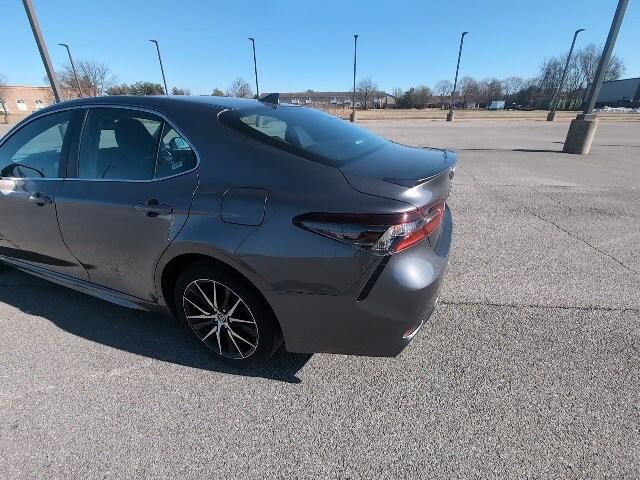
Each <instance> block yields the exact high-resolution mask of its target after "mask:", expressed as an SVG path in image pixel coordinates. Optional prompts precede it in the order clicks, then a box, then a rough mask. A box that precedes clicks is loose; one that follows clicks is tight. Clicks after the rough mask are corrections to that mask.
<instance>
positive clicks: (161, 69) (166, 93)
mask: <svg viewBox="0 0 640 480" xmlns="http://www.w3.org/2000/svg"><path fill="white" fill-rule="evenodd" d="M149 41H150V42H151V43H155V45H156V50H157V52H158V61H159V62H160V71H161V72H162V83H164V94H165V95H169V89H168V88H167V79H166V78H164V67H163V66H162V57H161V56H160V46H159V45H158V41H157V40H149Z"/></svg>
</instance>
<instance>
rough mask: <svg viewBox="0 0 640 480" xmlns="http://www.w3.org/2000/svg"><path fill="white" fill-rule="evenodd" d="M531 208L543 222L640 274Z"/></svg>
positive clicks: (531, 211) (639, 273)
mask: <svg viewBox="0 0 640 480" xmlns="http://www.w3.org/2000/svg"><path fill="white" fill-rule="evenodd" d="M527 210H529V212H530V213H531V214H532V215H533V216H534V217H536V218H538V219H540V220H542V221H543V222H547V223H549V224H551V225H553V226H554V227H556V228H557V229H558V230H562V231H563V232H564V233H566V234H567V235H569V236H570V237H572V238H575V239H576V240H579V241H581V242H582V243H584V244H585V245H587V246H588V247H591V248H592V249H593V250H595V251H596V252H598V253H600V254H601V255H604V256H605V257H609V258H610V259H611V260H613V261H614V262H616V263H617V264H618V265H620V266H621V267H622V268H624V269H625V270H628V271H629V272H631V273H633V274H634V275H640V272H638V271H636V270H634V269H633V268H631V267H629V266H628V265H625V264H624V263H622V262H621V261H620V260H618V259H617V258H616V257H614V256H613V255H610V254H608V253H607V252H605V251H604V250H601V249H599V248H598V247H596V246H595V245H592V244H591V243H589V242H587V241H586V240H585V239H584V238H581V237H579V236H577V235H575V234H574V233H572V232H570V231H569V230H567V229H566V228H564V227H561V226H560V225H558V224H557V223H556V222H554V221H553V220H550V219H548V218H545V217H543V216H541V215H538V214H537V213H536V212H534V211H533V210H530V209H527Z"/></svg>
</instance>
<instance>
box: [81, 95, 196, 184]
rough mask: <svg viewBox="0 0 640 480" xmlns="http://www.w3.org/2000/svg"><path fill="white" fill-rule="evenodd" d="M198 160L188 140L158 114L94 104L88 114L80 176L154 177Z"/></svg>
mask: <svg viewBox="0 0 640 480" xmlns="http://www.w3.org/2000/svg"><path fill="white" fill-rule="evenodd" d="M195 164H196V156H195V153H194V152H193V150H192V149H191V147H190V146H189V144H188V143H187V142H186V140H185V139H184V138H182V137H181V136H180V135H179V134H178V133H177V132H176V131H175V130H174V129H173V128H172V127H171V125H169V124H168V123H166V122H165V121H164V120H162V119H161V118H160V117H158V116H156V115H153V114H151V113H147V112H140V111H135V110H130V109H125V108H94V109H90V110H89V113H88V114H87V118H86V121H85V125H84V129H83V134H82V141H81V143H80V155H79V165H78V178H82V179H106V180H152V179H154V178H163V177H169V176H173V175H176V174H179V173H182V172H186V171H187V170H190V169H192V168H193V167H194V166H195Z"/></svg>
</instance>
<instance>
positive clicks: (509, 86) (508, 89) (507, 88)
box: [502, 77, 524, 100]
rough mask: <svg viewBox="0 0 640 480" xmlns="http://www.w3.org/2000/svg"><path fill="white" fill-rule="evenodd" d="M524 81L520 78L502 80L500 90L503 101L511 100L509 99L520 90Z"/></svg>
mask: <svg viewBox="0 0 640 480" xmlns="http://www.w3.org/2000/svg"><path fill="white" fill-rule="evenodd" d="M523 85H524V81H523V80H522V77H507V78H505V79H504V80H502V88H503V91H504V96H505V100H511V97H513V95H515V94H516V92H519V91H520V90H522V86H523Z"/></svg>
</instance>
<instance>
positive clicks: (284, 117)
mask: <svg viewBox="0 0 640 480" xmlns="http://www.w3.org/2000/svg"><path fill="white" fill-rule="evenodd" d="M220 120H221V121H222V122H223V123H224V124H225V125H227V126H229V127H231V128H233V129H235V130H238V131H240V132H242V133H244V134H246V135H249V136H251V137H253V138H255V139H256V140H259V141H261V142H263V143H267V144H269V145H273V146H274V147H277V148H280V149H282V150H286V151H288V152H291V153H295V154H297V155H300V156H302V157H305V158H308V159H311V160H316V161H319V162H322V163H325V164H327V165H331V166H334V167H341V166H343V165H346V164H347V163H349V161H351V160H354V159H356V158H358V157H361V156H363V155H367V154H368V153H371V152H373V151H375V150H377V149H379V148H381V147H382V146H383V145H384V144H385V142H386V140H384V139H383V138H381V137H378V136H377V135H374V134H373V133H370V132H368V131H367V130H364V129H363V128H360V127H358V126H356V125H353V124H352V123H348V122H346V121H344V120H342V119H340V118H338V117H334V116H333V115H328V114H326V113H323V112H320V111H318V110H313V109H311V108H305V107H292V106H279V107H267V106H261V107H255V108H241V109H237V110H228V111H226V112H223V113H222V114H221V115H220Z"/></svg>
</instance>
